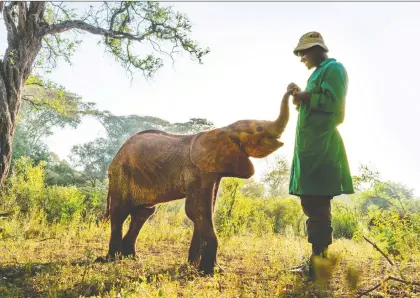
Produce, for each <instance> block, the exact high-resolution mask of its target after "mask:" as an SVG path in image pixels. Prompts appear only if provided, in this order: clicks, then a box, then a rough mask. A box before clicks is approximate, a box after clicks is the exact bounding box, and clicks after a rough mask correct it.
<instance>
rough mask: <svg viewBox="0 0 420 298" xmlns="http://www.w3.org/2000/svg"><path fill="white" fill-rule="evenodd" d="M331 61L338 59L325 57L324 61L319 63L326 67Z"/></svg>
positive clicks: (320, 65)
mask: <svg viewBox="0 0 420 298" xmlns="http://www.w3.org/2000/svg"><path fill="white" fill-rule="evenodd" d="M331 61H337V60H336V59H334V58H327V59H325V60H324V61H322V62H321V63H320V64H319V66H318V67H324V66H325V65H326V64H327V63H330V62H331Z"/></svg>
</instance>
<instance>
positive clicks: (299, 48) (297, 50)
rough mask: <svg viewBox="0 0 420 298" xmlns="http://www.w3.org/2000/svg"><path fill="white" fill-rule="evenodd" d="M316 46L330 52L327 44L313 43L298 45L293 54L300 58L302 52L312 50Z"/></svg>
mask: <svg viewBox="0 0 420 298" xmlns="http://www.w3.org/2000/svg"><path fill="white" fill-rule="evenodd" d="M314 46H320V47H322V48H323V49H324V50H325V51H326V52H328V48H327V46H326V45H325V44H322V43H319V42H313V43H306V44H301V45H297V47H296V48H295V49H294V50H293V54H295V55H296V56H298V53H299V52H300V51H303V50H307V49H310V48H312V47H314Z"/></svg>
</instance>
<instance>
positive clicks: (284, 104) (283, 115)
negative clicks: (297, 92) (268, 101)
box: [267, 94, 290, 138]
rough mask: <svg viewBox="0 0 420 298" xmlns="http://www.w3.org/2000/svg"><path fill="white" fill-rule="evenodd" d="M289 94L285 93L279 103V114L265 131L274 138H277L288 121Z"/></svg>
mask: <svg viewBox="0 0 420 298" xmlns="http://www.w3.org/2000/svg"><path fill="white" fill-rule="evenodd" d="M289 113H290V112H289V95H288V94H286V95H285V96H284V97H283V99H282V101H281V104H280V114H279V116H278V117H277V119H276V120H275V121H273V122H272V126H270V127H269V129H268V130H267V132H268V133H269V134H270V135H272V136H273V137H275V138H279V137H280V136H281V134H282V133H283V131H284V129H285V128H286V126H287V123H288V122H289Z"/></svg>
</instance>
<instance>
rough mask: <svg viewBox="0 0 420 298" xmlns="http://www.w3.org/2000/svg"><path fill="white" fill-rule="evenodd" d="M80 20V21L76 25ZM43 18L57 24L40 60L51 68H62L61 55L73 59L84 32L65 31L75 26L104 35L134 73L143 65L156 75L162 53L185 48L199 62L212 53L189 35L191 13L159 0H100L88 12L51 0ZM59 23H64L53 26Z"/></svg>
mask: <svg viewBox="0 0 420 298" xmlns="http://www.w3.org/2000/svg"><path fill="white" fill-rule="evenodd" d="M76 20H78V21H77V22H78V24H75V21H76ZM42 21H43V22H44V23H47V24H49V25H50V26H51V28H52V29H51V30H46V34H45V35H44V37H43V43H42V49H41V52H40V53H39V55H38V57H37V60H36V63H35V65H36V67H37V68H38V69H44V71H46V72H51V71H52V69H54V68H55V67H57V64H58V61H59V60H60V59H64V60H65V61H66V62H67V63H71V57H72V56H73V54H74V53H75V51H76V50H77V48H78V46H79V45H80V43H81V40H80V38H79V34H73V35H71V34H68V33H69V32H64V33H63V31H69V30H73V29H76V30H77V29H79V30H83V31H88V32H90V33H93V34H96V35H101V36H102V37H103V38H102V40H101V41H100V43H101V44H103V45H104V46H105V51H106V52H107V53H109V54H110V55H111V56H112V57H114V58H115V59H116V60H117V61H118V62H119V63H120V64H121V65H122V66H123V67H124V69H126V70H127V72H129V73H130V74H131V75H132V72H133V70H140V71H142V72H143V74H144V75H145V76H146V77H151V76H152V75H153V74H154V73H155V72H156V71H157V70H158V69H160V68H161V67H162V66H163V65H164V59H163V58H170V59H171V60H172V61H173V60H174V54H176V53H179V52H180V51H185V52H187V53H189V54H190V55H191V57H192V58H195V59H197V60H198V62H199V63H202V58H203V57H204V56H205V55H206V54H208V53H209V52H210V50H209V49H208V48H206V49H202V48H201V47H200V46H199V45H198V43H197V42H196V41H194V40H192V39H191V37H190V36H189V35H190V33H191V28H192V26H191V23H190V21H189V19H188V18H187V16H186V15H184V14H181V13H179V12H176V11H174V10H173V8H172V7H163V6H161V4H160V3H159V2H143V1H122V2H105V3H103V4H101V3H95V4H90V5H89V9H88V10H86V11H85V12H84V13H81V11H80V10H77V9H70V8H69V7H68V5H67V4H66V3H63V2H61V3H55V2H49V3H48V5H47V8H46V9H45V12H44V14H43V20H42ZM54 24H61V25H62V27H61V28H60V30H54V29H53V25H54ZM78 33H80V31H79V32H78ZM140 45H141V48H140V49H139V46H140ZM156 54H158V55H159V56H156Z"/></svg>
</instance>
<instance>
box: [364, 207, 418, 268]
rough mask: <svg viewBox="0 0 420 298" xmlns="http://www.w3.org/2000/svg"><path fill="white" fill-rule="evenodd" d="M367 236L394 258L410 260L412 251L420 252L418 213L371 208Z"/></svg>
mask: <svg viewBox="0 0 420 298" xmlns="http://www.w3.org/2000/svg"><path fill="white" fill-rule="evenodd" d="M368 216H369V217H368V218H370V221H369V225H368V232H367V233H366V235H367V236H369V237H372V238H373V239H374V240H375V241H376V243H377V244H378V246H379V247H380V248H381V249H383V250H384V251H385V252H387V253H389V254H391V255H392V256H394V257H395V258H397V259H399V260H403V261H407V260H410V259H411V255H412V253H413V252H414V251H416V252H420V213H406V214H401V213H398V212H394V211H389V210H381V209H379V208H377V207H372V208H370V210H369V215H368Z"/></svg>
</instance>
